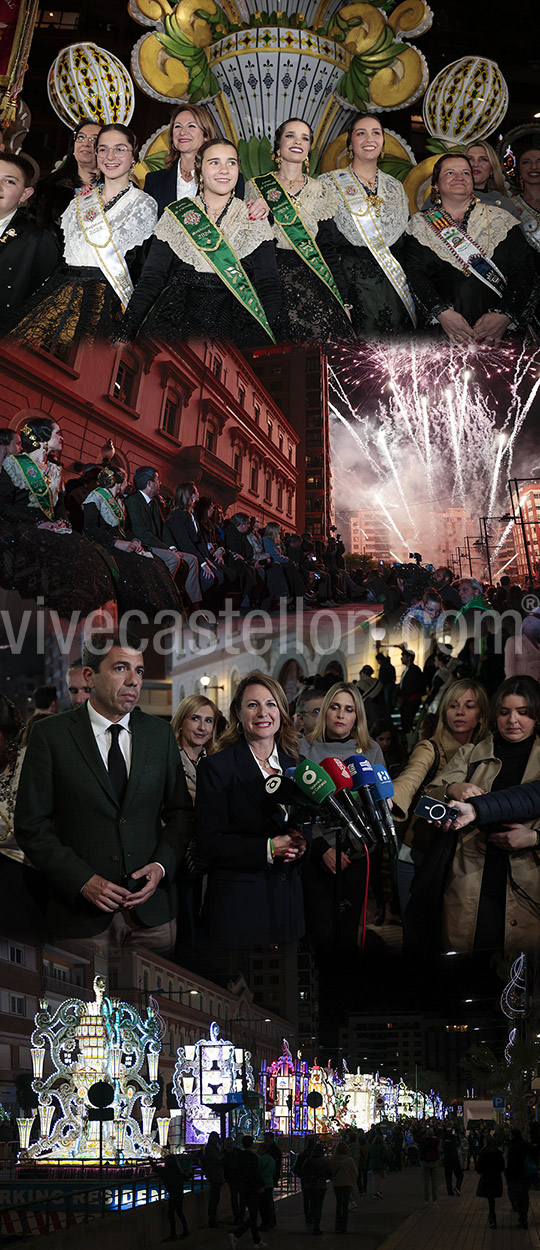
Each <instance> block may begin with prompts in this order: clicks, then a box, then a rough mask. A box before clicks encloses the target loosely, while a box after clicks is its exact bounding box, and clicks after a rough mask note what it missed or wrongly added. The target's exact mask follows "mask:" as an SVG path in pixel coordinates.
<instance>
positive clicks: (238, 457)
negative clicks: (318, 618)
mask: <svg viewBox="0 0 540 1250" xmlns="http://www.w3.org/2000/svg"><path fill="white" fill-rule="evenodd" d="M38 415H41V416H47V417H51V418H53V419H54V420H55V421H57V422H58V424H59V425H60V427H61V429H62V433H63V435H64V451H63V465H64V471H65V476H66V478H69V477H70V476H73V475H74V474H76V473H77V472H78V471H79V467H80V466H81V465H83V464H91V463H100V462H101V460H102V459H103V457H104V456H105V455H107V454H108V444H109V440H112V443H113V444H114V447H115V451H116V460H117V461H118V462H120V463H121V464H122V465H123V466H124V467H125V468H126V470H127V471H128V473H129V475H130V477H131V476H132V475H133V471H134V469H136V468H137V467H138V466H140V465H151V466H153V467H155V468H156V469H158V471H159V475H160V478H161V482H162V485H163V488H164V491H165V493H166V494H168V495H173V494H174V491H175V488H176V486H178V485H179V483H181V482H186V481H194V482H195V483H196V485H197V487H198V489H199V492H200V494H204V495H210V496H211V497H212V498H213V499H214V500H215V501H216V502H219V503H221V504H222V505H223V507H224V508H230V507H231V505H232V506H233V507H234V508H235V509H237V510H242V511H246V512H248V513H249V515H254V516H256V517H257V518H258V520H259V521H261V522H263V523H264V524H266V523H267V522H269V521H278V522H279V524H280V525H282V526H283V527H284V529H285V530H289V531H293V530H296V529H302V528H303V527H304V515H303V511H301V512H298V506H297V496H296V485H297V476H298V470H297V467H296V464H297V446H298V443H299V436H298V435H297V434H296V433H295V431H294V429H293V427H292V425H291V423H290V422H289V421H288V420H287V419H286V418H285V417H284V416H283V413H282V412H281V410H280V408H279V406H278V404H277V403H276V401H275V400H274V399H272V397H271V396H270V394H269V393H268V391H267V390H266V389H265V387H264V385H263V384H262V382H261V381H260V380H259V379H258V378H257V377H256V375H255V373H254V372H253V370H252V369H251V367H250V365H249V364H248V363H247V362H246V360H245V358H244V357H243V356H242V354H241V353H240V352H239V351H237V350H236V349H235V348H234V346H232V345H231V344H228V345H227V346H225V345H223V346H221V345H217V344H215V343H206V342H197V343H189V344H187V343H186V344H182V345H181V346H180V347H179V349H178V352H172V351H170V350H169V349H167V350H161V349H160V347H159V345H158V344H157V343H154V342H152V340H147V341H145V342H144V343H143V342H141V343H136V344H133V345H131V344H130V345H129V346H122V347H113V346H111V345H109V344H107V343H102V344H98V345H94V346H90V345H88V344H84V343H80V344H79V345H78V346H77V347H75V348H74V349H73V351H72V352H71V354H70V355H69V357H68V359H60V358H57V357H55V356H52V355H51V354H50V353H48V352H46V351H42V350H32V351H29V350H27V349H23V348H21V347H19V346H16V345H12V344H10V345H9V346H5V345H4V346H3V352H2V361H1V364H0V424H1V425H8V426H10V427H11V428H13V429H18V428H20V426H22V425H23V424H24V422H25V420H27V419H28V418H30V417H35V416H38ZM109 454H110V453H109Z"/></svg>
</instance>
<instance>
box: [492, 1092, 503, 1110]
mask: <svg viewBox="0 0 540 1250" xmlns="http://www.w3.org/2000/svg"><path fill="white" fill-rule="evenodd" d="M505 1107H506V1098H505V1096H504V1094H495V1096H494V1098H493V1110H494V1111H504V1109H505Z"/></svg>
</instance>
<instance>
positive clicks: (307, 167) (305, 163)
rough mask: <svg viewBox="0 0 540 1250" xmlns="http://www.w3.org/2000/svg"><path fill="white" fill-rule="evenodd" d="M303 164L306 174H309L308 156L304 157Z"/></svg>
mask: <svg viewBox="0 0 540 1250" xmlns="http://www.w3.org/2000/svg"><path fill="white" fill-rule="evenodd" d="M304 165H305V167H306V174H309V156H306V159H305V161H304Z"/></svg>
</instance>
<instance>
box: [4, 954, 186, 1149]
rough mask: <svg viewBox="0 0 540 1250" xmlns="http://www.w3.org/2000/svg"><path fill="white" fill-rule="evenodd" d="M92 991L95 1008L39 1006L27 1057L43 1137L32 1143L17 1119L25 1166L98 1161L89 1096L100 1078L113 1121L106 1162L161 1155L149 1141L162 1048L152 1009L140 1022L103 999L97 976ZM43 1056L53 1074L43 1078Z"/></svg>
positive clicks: (106, 1135)
mask: <svg viewBox="0 0 540 1250" xmlns="http://www.w3.org/2000/svg"><path fill="white" fill-rule="evenodd" d="M94 994H95V1001H94V1002H92V1003H86V1002H83V1001H82V1000H81V999H77V998H68V999H65V1000H64V1002H62V1003H61V1004H60V1006H59V1007H57V1008H56V1010H55V1011H50V1010H49V1007H48V1003H47V1002H46V1001H45V1000H44V1001H42V1002H41V1003H40V1009H39V1011H38V1012H37V1015H36V1017H35V1025H36V1027H35V1030H34V1033H33V1034H32V1052H31V1053H32V1062H33V1069H34V1079H33V1082H32V1088H33V1090H34V1091H35V1093H36V1094H37V1098H38V1111H39V1122H40V1136H39V1139H38V1141H36V1142H34V1143H33V1144H32V1145H30V1134H31V1129H32V1123H33V1121H32V1120H24V1121H21V1122H20V1125H19V1135H20V1142H21V1153H20V1156H19V1158H20V1161H21V1162H23V1163H25V1164H28V1163H35V1164H39V1163H47V1164H51V1163H53V1164H54V1163H57V1164H60V1163H61V1164H63V1165H65V1166H67V1165H69V1164H70V1163H72V1162H73V1163H80V1162H81V1161H82V1160H84V1161H86V1162H87V1163H89V1164H91V1163H93V1162H97V1161H98V1159H99V1127H100V1126H99V1124H98V1123H97V1121H93V1120H92V1119H91V1118H90V1115H89V1112H90V1110H91V1107H90V1099H89V1096H88V1094H89V1090H90V1089H91V1087H92V1086H93V1085H95V1084H96V1082H103V1081H105V1082H108V1083H109V1084H110V1085H111V1086H112V1088H113V1090H114V1097H113V1102H112V1108H113V1120H112V1121H110V1122H107V1123H105V1124H104V1125H103V1159H105V1160H109V1161H110V1162H116V1163H122V1162H125V1161H142V1160H145V1159H151V1158H160V1157H161V1149H160V1146H159V1145H158V1144H157V1143H156V1142H155V1141H154V1140H153V1136H151V1134H152V1123H153V1118H154V1114H155V1109H154V1106H153V1099H154V1097H155V1095H156V1094H157V1093H158V1092H159V1085H158V1082H157V1074H158V1063H159V1053H160V1050H161V1042H160V1040H159V1036H158V1023H157V1021H156V1017H155V1013H154V1011H153V1010H152V1009H151V1008H149V1009H148V1011H147V1016H146V1019H145V1020H143V1019H142V1017H141V1016H140V1015H139V1012H138V1011H137V1010H136V1009H135V1008H134V1007H132V1006H131V1004H130V1003H125V1002H120V1001H119V1000H118V999H116V998H108V997H106V996H105V982H104V981H103V979H102V978H101V977H96V978H95V979H94ZM47 1055H48V1058H49V1060H50V1066H51V1068H52V1070H51V1072H50V1074H49V1075H48V1076H43V1071H44V1066H45V1064H44V1060H45V1057H46V1056H47ZM146 1065H147V1067H148V1072H149V1077H150V1079H149V1080H147V1079H146V1077H145V1075H144V1074H143V1070H144V1069H145V1066H146ZM47 1066H49V1065H47ZM137 1110H138V1111H139V1113H140V1119H138V1118H137V1117H136V1115H135V1112H136V1111H137ZM141 1122H142V1123H141Z"/></svg>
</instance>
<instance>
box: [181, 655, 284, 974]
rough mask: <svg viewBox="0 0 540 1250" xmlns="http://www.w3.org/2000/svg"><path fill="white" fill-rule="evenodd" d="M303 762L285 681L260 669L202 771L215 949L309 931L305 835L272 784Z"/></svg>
mask: <svg viewBox="0 0 540 1250" xmlns="http://www.w3.org/2000/svg"><path fill="white" fill-rule="evenodd" d="M297 761H298V736H297V734H296V732H295V730H294V729H293V726H292V722H291V719H290V717H289V713H288V705H287V700H286V697H285V693H284V691H283V690H282V688H281V686H280V685H279V683H278V682H276V681H274V679H273V678H272V677H267V676H266V675H265V674H263V673H258V672H253V673H250V674H249V676H248V677H245V678H244V680H243V681H241V682H240V684H239V686H238V689H237V690H236V693H235V695H234V698H233V700H232V703H231V708H230V714H229V729H228V730H227V731H226V733H225V734H224V736H223V738H222V739H221V741H220V744H219V749H218V751H217V752H216V753H215V754H214V755H211V756H209V757H208V758H207V759H205V760H202V761H201V764H200V766H199V769H198V779H197V798H196V803H195V818H196V829H197V832H196V847H197V852H198V854H199V856H200V857H201V859H202V860H204V861H205V863H206V865H207V868H208V889H207V892H206V898H205V904H204V913H203V919H204V921H205V927H206V932H207V937H208V942H209V946H210V948H215V949H216V950H218V951H221V952H222V951H223V950H224V949H225V950H237V951H238V950H246V949H247V948H248V947H253V946H257V945H259V946H262V945H269V944H275V945H284V944H287V943H294V942H297V941H298V940H299V938H301V937H302V935H303V932H304V909H303V903H302V886H301V881H300V864H301V861H302V856H303V854H304V851H305V849H306V843H305V841H304V839H303V838H302V837H301V836H300V835H299V834H295V832H294V830H292V829H291V831H290V832H289V828H288V826H287V823H286V819H285V816H284V813H283V810H282V808H281V807H280V806H279V805H278V804H277V803H275V802H273V801H272V799H271V798H270V797H269V796H268V795H267V793H266V791H265V782H266V781H267V780H268V778H269V777H272V776H276V775H279V774H280V773H284V772H285V770H286V769H287V768H289V767H290V766H293V765H295V764H296V763H297Z"/></svg>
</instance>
